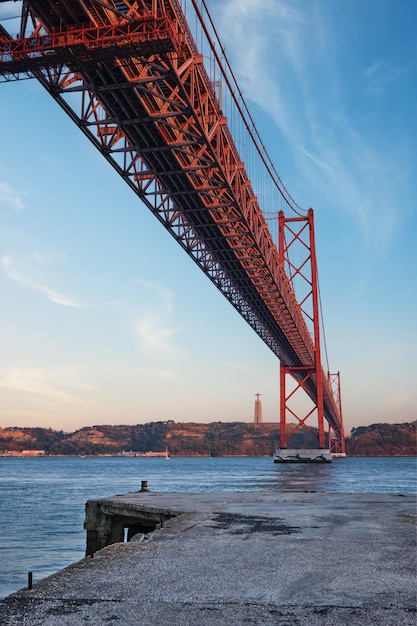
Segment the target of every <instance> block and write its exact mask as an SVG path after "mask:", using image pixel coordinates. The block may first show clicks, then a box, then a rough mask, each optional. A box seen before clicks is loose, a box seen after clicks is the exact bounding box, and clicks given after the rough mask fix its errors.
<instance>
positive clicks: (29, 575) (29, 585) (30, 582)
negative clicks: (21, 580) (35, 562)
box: [28, 572, 33, 589]
mask: <svg viewBox="0 0 417 626" xmlns="http://www.w3.org/2000/svg"><path fill="white" fill-rule="evenodd" d="M32 588H33V573H32V572H28V589H32Z"/></svg>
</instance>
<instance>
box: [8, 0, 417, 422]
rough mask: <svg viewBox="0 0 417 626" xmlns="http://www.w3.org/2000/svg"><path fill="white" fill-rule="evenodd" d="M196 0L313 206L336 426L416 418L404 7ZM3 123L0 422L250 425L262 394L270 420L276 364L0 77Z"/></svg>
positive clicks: (412, 133) (415, 71) (89, 162)
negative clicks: (339, 415)
mask: <svg viewBox="0 0 417 626" xmlns="http://www.w3.org/2000/svg"><path fill="white" fill-rule="evenodd" d="M7 4H8V3H6V5H5V6H4V7H3V6H2V7H1V9H0V11H2V12H3V13H0V16H1V15H3V16H4V15H5V12H6V10H10V9H7ZM11 4H12V3H11ZM208 5H209V7H210V9H211V13H212V16H213V18H214V20H215V22H216V25H217V27H218V30H219V31H220V33H221V37H222V41H223V44H224V46H225V48H226V52H227V55H228V57H229V60H230V61H231V64H232V67H233V69H234V72H235V74H236V76H237V78H238V81H239V84H240V87H241V88H242V91H243V93H244V95H245V97H246V100H247V102H248V104H249V106H250V108H251V111H252V114H253V117H254V118H255V120H256V123H257V128H258V129H259V131H260V133H261V136H262V138H263V140H264V142H265V144H266V146H267V148H268V151H269V153H270V155H271V157H272V159H273V161H274V163H275V166H276V168H277V170H278V172H279V174H280V176H281V178H282V179H283V181H284V182H285V184H286V186H287V188H288V189H289V191H290V193H291V195H292V196H293V197H294V198H295V199H296V200H297V202H298V203H299V204H300V205H301V206H303V207H306V208H308V207H310V206H311V207H313V208H314V211H315V222H316V224H315V225H316V242H317V255H318V264H319V275H320V288H321V298H322V304H323V312H324V322H325V332H326V341H327V349H328V353H329V361H330V367H331V370H332V371H338V370H340V372H341V379H342V401H343V409H344V422H345V426H346V429H347V430H349V429H351V428H352V427H353V426H358V425H366V424H371V423H375V422H402V421H411V420H413V419H416V406H417V391H416V390H417V380H416V378H417V358H416V354H417V337H416V334H417V333H416V322H415V317H416V313H415V311H416V309H417V297H416V291H417V290H416V271H417V252H416V237H417V216H416V200H415V199H416V197H417V183H416V180H417V175H416V173H417V163H416V161H417V159H416V146H417V137H416V133H417V131H416V127H417V125H416V117H417V95H416V93H417V92H416V87H417V67H416V65H417V39H416V37H415V24H416V23H417V4H416V3H415V2H414V0H367V2H363V1H362V0H346V1H345V2H334V1H333V0H317V1H310V0H309V1H307V0H302V1H301V0H300V1H294V0H288V1H283V0H282V1H281V0H222V1H220V0H211V1H210V2H208ZM14 6H16V5H14ZM4 24H5V26H7V27H9V28H11V26H10V25H11V24H13V22H12V21H10V20H8V21H7V22H4ZM232 25H233V28H232V27H231V26H232ZM11 30H12V28H11ZM0 113H1V121H2V123H1V128H2V130H1V144H0V145H1V147H0V215H1V224H2V228H1V229H0V259H1V265H0V290H1V293H2V307H1V309H0V337H1V350H0V426H2V427H5V426H11V425H15V426H35V425H36V426H50V427H51V428H55V429H62V430H66V431H72V430H75V429H77V428H80V427H82V426H85V425H93V424H129V423H132V424H133V423H142V422H148V421H156V420H168V419H173V420H175V421H196V422H208V421H218V420H221V421H235V420H242V421H252V420H253V414H254V401H255V393H257V392H259V393H261V394H262V398H261V399H262V402H263V417H264V420H265V421H278V419H279V363H278V361H277V359H276V357H274V355H273V354H272V353H271V352H270V351H269V349H268V348H267V347H266V346H265V345H264V344H263V343H262V341H261V340H260V339H259V338H258V337H257V335H256V334H255V333H254V332H253V331H252V329H251V328H250V327H249V326H248V325H247V324H246V323H245V322H244V321H243V320H242V319H241V318H240V316H239V315H238V314H237V313H236V312H235V311H234V309H233V308H232V307H231V306H230V305H229V304H228V302H227V301H226V300H225V299H224V297H223V296H222V295H221V294H220V293H219V292H218V291H217V290H216V289H215V287H214V286H213V285H212V284H211V283H210V282H209V281H208V280H207V279H206V278H205V276H204V275H203V274H202V272H201V271H200V270H199V269H198V268H197V267H196V266H195V265H194V264H193V263H192V261H191V260H190V259H189V258H188V256H187V255H186V254H185V253H184V252H183V251H182V250H181V249H180V248H179V246H177V244H176V243H175V242H174V240H173V239H172V238H171V237H170V235H169V234H168V233H167V232H166V231H165V230H164V229H163V228H162V227H161V226H160V224H159V223H158V222H157V221H156V220H155V218H154V217H153V216H152V215H151V214H150V212H149V211H148V210H147V209H146V208H145V207H144V206H143V205H141V203H140V202H139V201H138V200H137V198H136V196H135V195H134V194H133V193H132V192H131V191H130V190H129V189H128V187H127V186H126V185H125V184H124V183H123V181H122V180H121V179H120V178H119V177H118V176H117V174H116V173H115V172H114V171H113V170H112V169H111V168H110V166H109V165H108V164H107V163H106V162H105V160H104V159H102V157H101V156H100V155H99V154H98V153H97V152H96V151H95V149H94V148H93V147H92V146H91V145H90V144H89V142H88V141H87V140H86V139H85V138H84V136H83V135H82V134H81V133H80V131H78V129H77V128H76V127H75V125H73V123H72V122H71V121H70V120H69V119H68V118H67V117H66V116H65V114H64V113H63V112H62V111H61V109H60V108H59V107H58V106H57V105H56V103H55V102H54V101H53V100H52V99H51V98H50V97H49V96H48V95H47V94H46V92H44V91H43V90H42V88H41V87H40V86H39V85H38V84H37V83H36V82H35V81H20V82H14V83H8V84H3V83H2V84H0Z"/></svg>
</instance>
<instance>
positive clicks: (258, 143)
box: [192, 0, 307, 217]
mask: <svg viewBox="0 0 417 626" xmlns="http://www.w3.org/2000/svg"><path fill="white" fill-rule="evenodd" d="M192 4H193V7H194V10H195V12H196V14H197V16H198V19H199V20H200V24H201V26H202V28H203V30H204V33H205V35H206V37H207V40H208V42H209V45H210V47H211V49H212V52H213V54H214V56H215V58H216V61H217V63H218V65H219V69H220V71H221V73H222V76H223V78H224V80H225V81H226V84H227V86H228V88H229V92H230V94H231V96H232V98H233V101H234V103H235V105H236V107H237V109H238V111H239V113H240V115H241V117H242V120H243V122H244V125H245V126H246V130H247V131H248V133H249V136H250V138H251V139H252V141H253V144H254V146H255V148H256V150H257V152H258V155H259V156H260V158H261V160H262V162H263V164H264V165H265V168H266V170H267V172H268V174H269V175H270V177H271V179H272V181H273V183H274V185H275V187H276V188H277V189H278V191H279V193H280V194H281V196H282V198H283V199H284V201H285V202H286V204H287V205H288V206H289V207H290V209H292V210H293V211H294V212H295V213H296V214H297V215H298V216H300V217H303V215H304V214H305V213H307V211H306V210H305V209H303V208H302V207H300V206H299V205H298V204H297V202H295V200H294V198H293V197H292V196H291V194H290V193H289V192H288V190H287V188H286V187H285V185H284V183H283V182H282V180H281V177H280V176H279V174H278V172H277V170H276V169H275V166H274V163H273V161H272V159H271V157H270V156H269V153H268V151H267V149H266V147H265V144H264V142H263V141H262V138H261V136H260V134H259V131H258V129H257V128H256V124H255V122H254V120H253V117H252V115H251V113H250V111H249V108H248V106H247V104H246V101H245V99H244V97H243V93H242V91H241V89H240V87H239V85H238V82H237V79H236V76H235V74H234V72H233V70H232V67H231V65H230V62H229V60H228V58H227V55H226V50H225V48H224V47H223V44H222V42H221V41H220V37H219V35H218V32H217V29H216V27H215V25H214V22H213V19H212V17H211V15H210V12H209V10H208V7H207V4H206V1H205V0H202V6H203V7H204V10H205V11H206V13H207V17H208V19H209V22H210V25H211V27H212V29H213V33H214V35H215V37H216V40H217V42H218V44H219V47H220V50H221V53H222V55H223V57H224V59H225V62H226V65H227V68H228V70H229V72H230V75H231V77H232V79H233V83H234V85H235V87H236V89H237V92H238V94H239V97H240V99H241V101H242V103H243V107H244V109H245V111H246V115H247V117H246V116H245V115H244V112H243V111H242V108H241V106H240V103H239V100H238V99H237V97H236V95H235V91H234V90H233V88H232V85H231V83H230V80H229V77H228V75H227V74H226V72H225V70H224V68H223V64H222V62H221V59H220V58H219V55H218V53H217V50H216V49H215V47H214V45H213V42H212V40H211V37H210V34H209V32H208V29H207V26H206V25H205V23H204V19H203V16H202V14H201V11H200V9H199V8H198V6H197V2H196V0H192ZM247 118H248V119H249V121H250V123H251V124H252V128H251V127H250V125H249V123H248V121H247Z"/></svg>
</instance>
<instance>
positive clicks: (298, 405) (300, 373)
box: [280, 363, 326, 449]
mask: <svg viewBox="0 0 417 626" xmlns="http://www.w3.org/2000/svg"><path fill="white" fill-rule="evenodd" d="M312 376H316V369H315V367H308V366H306V367H303V366H300V367H288V366H285V365H283V364H282V363H281V366H280V448H281V449H285V448H286V447H287V441H288V439H289V438H290V437H291V436H292V435H293V434H294V433H296V432H297V430H299V429H300V428H304V429H306V430H308V431H309V432H310V433H311V434H313V435H314V436H315V437H317V439H318V444H319V445H318V447H319V448H320V449H324V448H326V437H325V431H324V409H323V398H321V402H320V399H319V398H317V400H313V399H312V398H311V395H310V394H309V380H310V379H311V377H312ZM289 377H291V378H292V381H293V384H292V385H291V388H290V389H289V387H290V386H289V385H287V383H288V379H289ZM300 391H303V392H305V393H303V394H302V397H301V398H300V395H301V394H300V393H299V392H300ZM314 415H315V416H316V420H317V424H318V433H316V432H315V431H314V430H313V429H312V428H311V426H310V425H309V424H307V420H308V419H310V418H312V417H313V416H314ZM287 417H289V418H291V417H292V418H294V419H295V420H296V423H295V424H291V426H290V423H289V422H288V421H287ZM289 426H290V428H289Z"/></svg>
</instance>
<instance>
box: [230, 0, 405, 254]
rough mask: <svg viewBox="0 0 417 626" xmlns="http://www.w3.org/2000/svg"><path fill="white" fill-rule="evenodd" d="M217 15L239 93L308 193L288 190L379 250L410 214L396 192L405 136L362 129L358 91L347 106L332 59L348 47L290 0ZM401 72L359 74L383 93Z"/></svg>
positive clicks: (233, 1) (322, 16)
mask: <svg viewBox="0 0 417 626" xmlns="http://www.w3.org/2000/svg"><path fill="white" fill-rule="evenodd" d="M221 11H222V13H221V15H222V19H221V31H222V38H223V40H224V41H227V48H226V53H227V54H228V56H229V58H230V59H231V62H232V65H233V67H234V68H236V72H235V73H236V75H237V77H238V80H239V83H240V84H241V86H242V89H243V93H244V95H245V97H246V99H247V100H252V101H253V102H255V103H256V104H257V105H258V106H260V107H261V108H262V109H263V110H264V111H266V112H267V113H268V114H269V116H270V119H271V120H273V123H274V124H275V125H276V127H277V128H278V129H279V131H280V133H281V135H282V137H283V138H284V140H285V142H286V146H285V147H286V151H287V153H289V154H291V155H292V158H293V159H294V162H293V164H294V165H295V167H296V168H297V169H298V171H299V176H298V179H299V180H303V181H305V182H304V184H303V185H300V188H301V189H302V193H303V194H304V196H305V197H299V196H298V195H297V193H296V192H295V191H294V190H292V189H289V191H290V193H292V194H293V195H294V196H295V199H296V200H297V201H298V202H299V203H300V204H301V205H306V206H314V207H315V208H317V209H318V208H319V206H318V204H319V203H320V202H321V199H322V198H323V199H325V201H326V202H327V204H328V205H330V206H331V207H334V210H339V211H343V212H344V213H345V214H346V215H350V216H351V217H352V221H354V223H356V224H357V227H358V231H359V234H360V236H361V237H362V239H363V240H364V241H367V242H368V244H369V245H371V246H374V247H377V248H378V249H383V248H385V247H386V246H387V245H389V242H390V240H391V239H392V237H393V235H394V233H395V231H396V229H397V228H398V227H399V226H401V223H402V220H405V219H407V217H408V215H409V213H410V208H409V207H406V206H404V205H405V203H404V202H403V203H402V206H401V210H399V206H398V197H395V196H394V192H393V190H394V189H397V190H398V189H402V188H404V181H405V180H406V179H407V176H408V177H410V176H411V172H409V169H410V167H409V164H408V163H407V158H406V156H405V153H404V150H403V147H404V145H403V144H404V138H401V137H400V136H397V135H396V136H387V135H386V134H385V133H383V132H380V133H379V134H375V133H374V134H372V131H371V130H370V129H369V128H368V126H367V125H366V124H364V120H363V119H362V118H361V115H360V110H361V109H360V107H361V105H360V101H359V97H360V94H357V91H355V101H354V102H352V99H351V94H350V92H349V90H348V89H347V87H348V82H346V81H343V80H342V79H341V77H343V76H344V66H343V65H342V62H343V61H342V55H341V54H339V53H340V49H341V46H343V45H348V42H340V41H338V39H337V34H336V33H337V31H336V29H335V25H334V23H333V22H332V19H334V16H333V15H332V14H331V12H328V11H327V12H326V11H324V10H322V9H321V6H320V3H307V4H306V3H304V4H303V3H297V4H295V3H294V2H292V1H289V0H256V1H255V2H253V1H252V0H225V2H224V3H223V4H222V9H221ZM232 25H233V26H232ZM341 32H343V31H341ZM248 41H250V45H247V42H248ZM361 71H362V70H361V68H360V66H358V67H357V80H358V81H360V72H361ZM404 71H405V69H404V68H399V67H397V68H394V67H391V68H390V67H389V65H388V64H387V63H384V62H379V61H378V62H376V63H374V64H373V65H370V66H369V67H368V68H367V69H366V70H365V74H366V76H367V79H368V89H370V90H372V91H373V92H374V93H376V92H379V93H381V92H382V91H383V90H384V89H385V88H386V87H387V85H388V84H389V83H391V82H392V81H394V80H396V79H397V78H398V77H399V76H400V75H401V74H402V73H403V72H404ZM373 123H374V120H373ZM375 123H376V121H375ZM381 131H382V129H381ZM277 136H278V137H279V135H277ZM376 137H378V139H377V138H376ZM267 147H269V148H270V145H269V146H268V143H267ZM270 149H271V148H270ZM280 153H281V151H280V150H278V149H276V155H278V157H279V156H280ZM275 160H276V157H275ZM276 165H277V167H278V170H281V171H280V174H281V175H282V177H283V180H284V183H285V182H286V175H285V170H284V171H282V168H281V165H280V164H279V163H277V164H276ZM290 167H292V164H291V165H290ZM388 173H389V174H388ZM410 200H411V199H410Z"/></svg>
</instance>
